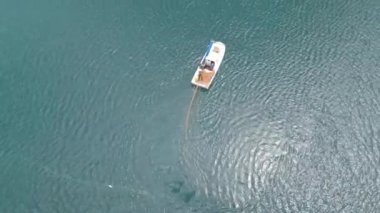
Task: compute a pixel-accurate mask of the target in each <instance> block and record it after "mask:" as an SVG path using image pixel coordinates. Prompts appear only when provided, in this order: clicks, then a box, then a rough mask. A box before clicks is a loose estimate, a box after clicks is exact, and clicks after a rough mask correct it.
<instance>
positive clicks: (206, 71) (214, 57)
mask: <svg viewBox="0 0 380 213" xmlns="http://www.w3.org/2000/svg"><path fill="white" fill-rule="evenodd" d="M225 51H226V46H225V45H224V44H223V43H222V42H219V41H215V42H213V43H212V45H211V47H210V49H209V52H207V53H206V55H205V57H204V59H205V60H210V61H212V62H213V63H214V65H213V67H212V68H202V67H200V66H198V67H197V70H196V71H195V73H194V76H193V78H192V79H191V83H192V84H193V85H196V86H199V87H202V88H204V89H209V88H210V86H211V84H212V82H213V81H214V78H215V76H216V73H217V72H218V70H219V67H220V65H221V63H222V61H223V57H224V53H225Z"/></svg>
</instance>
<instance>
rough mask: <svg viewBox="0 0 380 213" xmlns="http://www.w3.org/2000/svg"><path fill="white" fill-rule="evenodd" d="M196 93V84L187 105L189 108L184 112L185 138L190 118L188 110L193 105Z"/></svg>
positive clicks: (189, 110)
mask: <svg viewBox="0 0 380 213" xmlns="http://www.w3.org/2000/svg"><path fill="white" fill-rule="evenodd" d="M197 94H198V86H196V87H195V89H194V90H193V97H192V98H191V101H190V105H189V108H188V110H187V113H186V119H185V139H186V140H187V134H188V130H189V129H188V128H189V118H190V112H191V108H192V106H193V102H194V100H195V96H196V95H197Z"/></svg>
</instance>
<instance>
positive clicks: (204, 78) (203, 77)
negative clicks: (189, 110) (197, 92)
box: [196, 70, 215, 87]
mask: <svg viewBox="0 0 380 213" xmlns="http://www.w3.org/2000/svg"><path fill="white" fill-rule="evenodd" d="M214 75H215V71H213V70H200V71H199V78H198V79H197V81H196V83H198V84H203V85H205V86H207V87H208V86H209V84H210V83H211V81H212V77H213V76H214Z"/></svg>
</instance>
